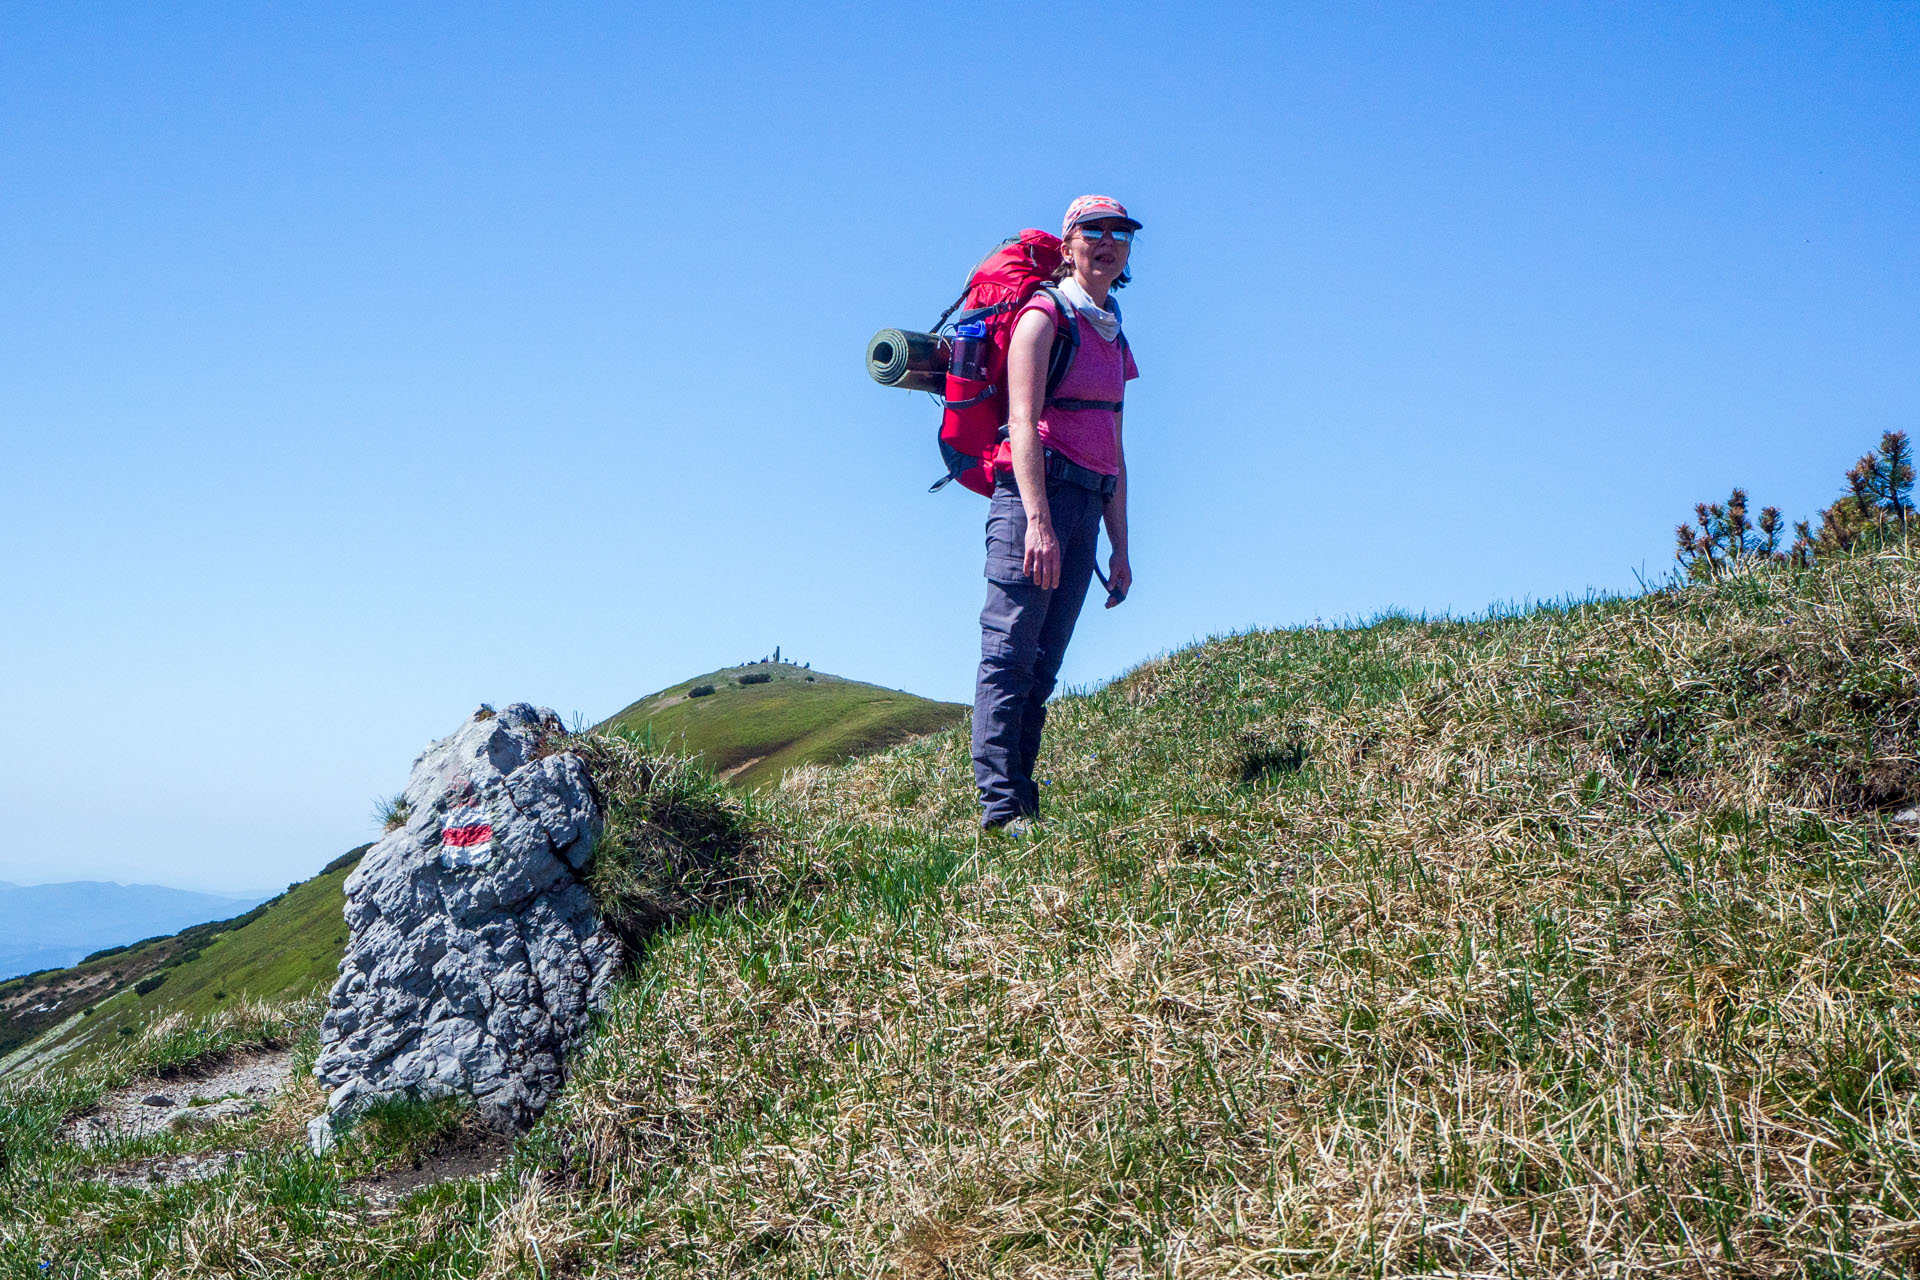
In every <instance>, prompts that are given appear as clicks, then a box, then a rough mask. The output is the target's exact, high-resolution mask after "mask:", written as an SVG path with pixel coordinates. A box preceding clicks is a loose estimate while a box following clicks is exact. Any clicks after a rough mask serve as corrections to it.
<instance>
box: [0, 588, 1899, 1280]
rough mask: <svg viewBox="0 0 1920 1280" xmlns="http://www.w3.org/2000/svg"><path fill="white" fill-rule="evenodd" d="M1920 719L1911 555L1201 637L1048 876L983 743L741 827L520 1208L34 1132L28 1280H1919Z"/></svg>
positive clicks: (1124, 735) (1109, 767)
mask: <svg viewBox="0 0 1920 1280" xmlns="http://www.w3.org/2000/svg"><path fill="white" fill-rule="evenodd" d="M1916 673H1920V573H1916V569H1915V565H1914V562H1913V561H1912V560H1911V559H1909V558H1906V557H1904V556H1894V555H1880V556H1872V557H1868V556H1858V557H1848V558H1840V559H1837V560H1835V561H1833V562H1832V563H1825V564H1822V565H1819V566H1817V567H1815V568H1813V569H1811V570H1806V571H1798V570H1793V569H1790V568H1786V567H1781V568H1777V569H1770V570H1768V571H1766V572H1763V573H1757V574H1749V575H1742V576H1738V577H1734V578H1732V579H1730V580H1726V581H1721V582H1717V583H1713V584H1709V585H1704V586H1700V587H1694V588H1688V589H1686V590H1682V591H1673V592H1662V593H1658V594H1655V595H1652V596H1649V597H1646V598H1643V599H1638V600H1631V601H1607V602H1599V603H1591V604H1585V605H1579V606H1572V607H1566V608H1547V609H1538V610H1533V611H1530V612H1528V613H1526V614H1524V615H1518V616H1512V617H1503V618H1498V619H1494V620H1490V621H1485V622H1476V623H1454V622H1441V623H1430V622H1416V621H1411V620H1406V619H1397V618H1389V619H1386V620H1383V621H1381V622H1379V623H1377V624H1375V625H1373V626H1369V627H1364V628H1355V629H1350V630H1302V631H1292V632H1265V633H1255V634H1248V635H1241V636H1234V637H1230V638H1227V639H1223V640H1219V641H1215V642H1213V643H1209V644H1206V645H1203V646H1199V647H1196V648H1194V649H1191V650H1189V651H1186V652H1183V653H1179V654H1175V655H1172V656H1170V657H1167V658H1164V659H1161V660H1158V661H1155V662H1152V663H1150V664H1148V665H1146V666H1144V667H1142V668H1140V669H1138V670H1136V671H1134V672H1132V673H1130V674H1129V675H1127V676H1126V677H1125V678H1123V679H1121V680H1118V681H1116V682H1115V683H1114V684H1112V685H1111V686H1109V687H1107V688H1104V689H1102V690H1100V691H1098V692H1095V693H1093V694H1091V695H1089V696H1084V697H1074V698H1067V699H1063V700H1062V701H1061V702H1060V703H1059V704H1058V708H1057V711H1056V713H1055V715H1054V716H1053V717H1052V719H1051V720H1050V722H1049V740H1048V745H1047V748H1046V751H1045V752H1044V754H1043V757H1042V763H1041V773H1042V776H1043V778H1044V779H1045V780H1046V781H1047V783H1048V784H1049V785H1047V786H1046V787H1045V788H1044V789H1043V795H1044V797H1045V799H1046V804H1047V820H1046V822H1045V823H1044V824H1043V826H1042V827H1041V829H1040V830H1039V832H1038V834H1037V835H1035V836H1033V837H1031V838H1028V839H1024V840H1012V839H1005V838H995V837H983V836H981V835H980V834H979V832H978V830H977V826H976V815H975V811H974V803H973V797H972V795H971V786H970V782H969V779H968V770H967V768H966V761H967V747H966V742H965V740H964V738H963V736H962V732H961V731H960V730H959V729H958V728H955V729H953V730H950V731H948V732H944V733H941V734H937V735H934V736H931V737H927V738H923V739H920V740H918V741H916V742H913V743H910V744H908V745H905V746H903V747H900V748H898V749H895V750H893V751H891V752H888V753H886V754H884V755H880V756H875V757H871V758H868V759H866V760H863V761H860V762H858V763H855V764H853V765H851V766H847V767H845V768H842V769H838V770H819V769H807V770H800V771H798V772H796V773H795V774H794V775H792V776H790V777H789V778H788V779H787V781H786V783H785V784H784V785H783V786H782V787H781V788H780V789H779V790H778V791H775V792H763V793H762V794H761V797H760V798H759V799H757V800H755V801H754V808H755V811H756V812H757V813H758V815H759V816H760V817H761V819H762V820H763V821H764V822H765V823H766V824H767V831H766V833H765V836H764V839H763V841H762V847H763V849H764V858H765V863H764V865H763V867H762V868H761V872H760V875H759V877H758V887H757V890H756V892H755V893H754V895H753V896H752V897H751V898H750V899H749V900H747V901H745V902H742V903H740V904H738V905H735V906H733V907H731V908H726V909H716V910H712V911H709V912H706V913H704V914H702V915H699V916H696V917H695V918H693V919H692V920H690V921H688V922H687V923H685V924H682V925H680V926H678V927H676V928H674V929H672V930H671V931H669V932H667V933H665V934H662V935H661V936H660V937H658V938H657V939H656V940H655V941H654V944H653V945H652V946H651V947H650V948H649V950H648V951H647V953H646V955H645V957H644V960H643V962H642V964H641V966H640V968H639V969H638V970H637V972H635V973H634V974H633V975H632V976H631V978H630V979H629V980H628V981H627V982H626V983H625V984H624V985H623V986H622V987H621V988H620V989H619V990H618V992H617V993H616V994H615V996H614V997H613V999H612V1001H611V1004H610V1006H609V1008H608V1009H607V1010H606V1013H605V1015H604V1018H603V1021H602V1024H601V1028H600V1031H599V1034H598V1037H597V1039H596V1040H595V1041H594V1042H593V1043H592V1045H591V1046H590V1047H589V1048H588V1049H587V1051H586V1052H585V1053H584V1055H583V1056H582V1058H581V1060H580V1061H579V1063H578V1065H577V1067H576V1069H575V1071H574V1072H573V1075H572V1077H571V1079H570V1081H569V1083H568V1086H567V1088H566V1091H565V1092H564V1093H563V1095H562V1097H561V1100H560V1102H559V1103H558V1104H557V1106H556V1108H555V1110H554V1111H552V1112H551V1113H550V1114H549V1116H548V1117H547V1119H546V1120H545V1121H544V1122H543V1124H542V1126H541V1128H540V1129H539V1130H537V1131H536V1133H535V1134H534V1135H533V1136H532V1137H531V1138H530V1139H529V1140H528V1141H527V1142H525V1143H523V1144H522V1146H521V1149H520V1152H519V1155H518V1157H517V1163H516V1164H515V1165H514V1166H513V1167H512V1168H510V1169H509V1170H508V1171H507V1172H506V1173H505V1174H503V1175H502V1176H500V1177H499V1178H497V1179H495V1180H494V1181H492V1182H490V1183H487V1184H485V1185H483V1186H481V1187H478V1188H472V1187H469V1188H465V1189H457V1188H453V1187H443V1188H440V1189H438V1190H436V1191H433V1192H429V1193H427V1194H426V1195H424V1196H423V1197H421V1198H420V1199H418V1200H416V1201H414V1202H412V1203H411V1204H409V1205H407V1206H405V1208H404V1210H403V1211H402V1212H400V1213H398V1214H394V1215H385V1214H373V1213H364V1212H356V1211H355V1210H354V1209H353V1207H352V1206H353V1205H354V1203H355V1196H356V1194H357V1193H356V1191H355V1189H354V1187H353V1185H352V1184H351V1183H350V1181H349V1179H350V1177H351V1176H352V1171H353V1166H352V1165H351V1164H350V1163H346V1162H345V1161H346V1159H347V1158H346V1157H328V1158H327V1159H324V1160H319V1161H314V1160H310V1159H308V1158H306V1157H305V1156H304V1155H302V1154H301V1148H300V1147H299V1146H298V1139H299V1135H298V1131H297V1128H296V1127H295V1126H294V1125H293V1124H291V1123H290V1122H289V1123H286V1124H284V1125H282V1126H281V1127H280V1128H278V1129H274V1130H272V1132H273V1133H275V1134H278V1135H279V1136H277V1137H269V1138H265V1139H262V1141H263V1142H264V1144H265V1145H264V1146H262V1148H261V1149H260V1150H259V1152H258V1153H257V1154H256V1155H255V1156H254V1157H253V1158H252V1160H251V1161H250V1162H249V1163H248V1164H246V1165H245V1166H243V1167H241V1168H239V1169H237V1170H235V1171H233V1172H231V1173H229V1174H225V1175H222V1176H221V1177H220V1178H218V1179H215V1180H212V1181H209V1182H205V1183H200V1184H196V1185H192V1186H187V1187H178V1188H169V1189H158V1190H156V1189H146V1188H106V1187H103V1186H101V1185H100V1184H97V1183H91V1182H87V1181H86V1180H85V1179H84V1178H82V1177H80V1175H79V1174H78V1173H77V1172H75V1171H76V1170H77V1169H78V1168H79V1167H80V1164H81V1162H80V1160H79V1159H78V1158H77V1157H74V1156H72V1155H69V1154H63V1149H62V1148H61V1147H60V1146H59V1145H58V1144H57V1143H50V1142H49V1141H48V1140H45V1139H33V1141H32V1142H28V1141H27V1140H26V1139H25V1138H22V1139H16V1138H13V1137H11V1136H10V1132H12V1133H21V1132H24V1127H25V1126H28V1124H29V1119H30V1117H32V1116H34V1115H44V1114H47V1113H48V1111H49V1109H51V1108H56V1107H57V1106H58V1105H60V1103H59V1100H58V1098H57V1097H56V1096H55V1095H53V1094H51V1093H48V1094H46V1095H44V1096H42V1095H35V1096H34V1097H30V1098H25V1099H21V1100H18V1101H16V1102H15V1103H14V1104H13V1109H12V1110H11V1111H9V1110H8V1109H7V1107H4V1106H0V1146H4V1145H6V1144H7V1143H9V1142H11V1143H15V1144H16V1146H17V1149H19V1150H22V1151H25V1152H28V1153H29V1154H28V1155H25V1156H21V1157H17V1158H16V1160H15V1164H14V1166H13V1169H12V1171H11V1172H8V1171H6V1170H0V1183H3V1184H4V1185H0V1204H4V1205H5V1208H4V1209H0V1215H4V1216H0V1263H7V1264H14V1262H15V1260H18V1261H17V1265H16V1270H17V1273H18V1274H23V1275H24V1274H38V1273H37V1272H34V1271H31V1270H29V1268H30V1267H34V1266H37V1265H38V1262H39V1261H41V1260H45V1261H47V1262H49V1263H50V1264H51V1265H50V1267H49V1268H48V1269H49V1270H50V1271H52V1272H53V1273H54V1274H59V1275H69V1274H71V1275H80V1274H86V1275H109V1276H111V1275H136V1274H137V1275H157V1274H161V1273H162V1272H163V1271H166V1270H167V1269H168V1268H169V1267H172V1268H173V1269H174V1271H178V1272H182V1273H185V1272H192V1273H195V1274H223V1273H228V1272H246V1273H249V1274H310V1275H339V1276H349V1275H353V1276H358V1275H367V1274H380V1275H385V1276H422V1277H424V1276H428V1275H433V1276H448V1275H460V1276H478V1275H482V1274H484V1275H488V1276H529V1277H531V1276H558V1275H576V1276H587V1275H604V1276H614V1275H620V1276H626V1275H643V1274H644V1275H648V1276H688V1277H693V1276H702V1277H705V1276H715V1275H724V1276H736V1277H773V1276H782V1277H795V1276H807V1277H828V1276H834V1277H841V1276H874V1277H879V1276H908V1277H933V1276H986V1275H1006V1276H1046V1277H1054V1276H1060V1277H1066V1276H1085V1277H1094V1276H1123V1275H1125V1276H1146V1275H1157V1276H1184V1277H1205V1276H1222V1277H1224V1276H1229V1275H1368V1276H1377V1275H1407V1274H1418V1273H1439V1274H1455V1275H1460V1274H1474V1275H1524V1276H1576V1275H1578V1276H1592V1275H1607V1276H1620V1277H1626V1276H1642V1277H1652V1276H1656V1275H1658V1276H1669V1275H1702V1276H1704V1275H1726V1276H1737V1275H1801V1276H1830V1277H1838V1276H1903V1275H1912V1274H1915V1273H1916V1272H1917V1271H1920V1181H1917V1180H1916V1176H1915V1173H1914V1171H1915V1170H1916V1169H1920V846H1917V845H1916V842H1915V840H1914V838H1913V834H1912V829H1911V824H1909V823H1907V822H1905V821H1903V820H1901V819H1900V818H1899V816H1898V815H1899V814H1901V813H1903V812H1904V811H1905V808H1906V806H1907V805H1908V804H1910V803H1911V802H1912V801H1913V800H1914V799H1915V798H1916V797H1920V674H1916ZM306 1105H311V1099H308V1100H306ZM35 1108H38V1110H36V1109H35ZM9 1117H12V1118H11V1119H10V1118H9ZM8 1125H12V1126H13V1130H12V1131H9V1130H8V1129H7V1128H6V1127H5V1126H8ZM26 1137H27V1138H31V1137H32V1135H31V1134H30V1133H29V1134H27V1135H26ZM204 1141H205V1142H207V1143H214V1142H217V1141H219V1138H218V1137H217V1136H209V1137H206V1138H205V1139H204ZM35 1142H37V1143H38V1145H33V1143H35ZM103 1223H107V1224H132V1225H131V1226H128V1227H126V1229H125V1234H124V1235H122V1236H114V1235H112V1234H110V1233H109V1234H107V1235H105V1236H103V1233H102V1231H101V1225H102V1224H103ZM136 1228H137V1229H136ZM9 1242H11V1243H9ZM186 1260H190V1265H189V1262H188V1261H186ZM0 1273H5V1272H0ZM6 1274H11V1273H6Z"/></svg>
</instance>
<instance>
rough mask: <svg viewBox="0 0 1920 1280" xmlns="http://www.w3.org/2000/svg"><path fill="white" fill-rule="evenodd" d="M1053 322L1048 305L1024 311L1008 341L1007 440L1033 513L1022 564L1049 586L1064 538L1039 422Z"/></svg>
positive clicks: (1056, 575) (1056, 579) (1023, 499)
mask: <svg viewBox="0 0 1920 1280" xmlns="http://www.w3.org/2000/svg"><path fill="white" fill-rule="evenodd" d="M1053 323H1054V322H1053V317H1051V316H1049V315H1048V314H1047V313H1046V312H1045V311H1043V310H1038V309H1036V310H1031V311H1026V312H1023V313H1022V314H1021V316H1020V318H1019V320H1017V321H1016V322H1015V323H1014V326H1013V337H1012V338H1011V339H1010V340H1009V341H1008V343H1007V443H1008V445H1009V446H1011V448H1012V452H1013V479H1014V483H1016V484H1018V485H1019V486H1020V504H1021V505H1022V506H1023V507H1025V508H1026V512H1027V546H1026V554H1025V555H1024V556H1023V557H1022V565H1021V567H1022V569H1023V570H1024V571H1025V572H1026V575H1027V576H1028V577H1029V578H1032V579H1033V581H1034V585H1036V586H1038V587H1040V588H1041V589H1042V590H1045V591H1051V590H1053V589H1054V588H1055V587H1057V586H1059V585H1060V541H1059V539H1058V538H1056V537H1054V535H1053V512H1052V511H1051V509H1049V508H1048V506H1047V460H1046V454H1045V451H1044V450H1043V449H1042V448H1041V445H1040V428H1039V426H1038V425H1037V424H1038V422H1039V419H1040V411H1041V409H1042V408H1044V407H1045V403H1046V398H1047V357H1048V355H1049V354H1050V353H1051V351H1052V348H1053Z"/></svg>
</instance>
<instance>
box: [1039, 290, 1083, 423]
mask: <svg viewBox="0 0 1920 1280" xmlns="http://www.w3.org/2000/svg"><path fill="white" fill-rule="evenodd" d="M1039 291H1040V292H1041V293H1044V294H1046V295H1047V300H1048V301H1049V302H1051V303H1053V354H1052V355H1051V356H1049V357H1048V359H1047V399H1048V400H1052V399H1053V393H1054V392H1055V391H1058V390H1059V389H1060V384H1061V382H1063V381H1064V380H1065V379H1066V376H1067V370H1069V369H1071V368H1073V358H1074V356H1076V355H1078V354H1079V352H1080V317H1079V316H1078V315H1077V314H1075V312H1074V307H1073V304H1072V303H1071V302H1068V301H1067V295H1066V294H1064V293H1061V292H1060V291H1059V290H1058V289H1056V288H1054V287H1053V286H1052V285H1050V284H1043V285H1041V286H1040V290H1039Z"/></svg>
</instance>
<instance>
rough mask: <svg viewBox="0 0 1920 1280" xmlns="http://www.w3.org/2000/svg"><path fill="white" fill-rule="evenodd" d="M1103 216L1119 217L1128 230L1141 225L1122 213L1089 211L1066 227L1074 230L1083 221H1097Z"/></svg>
mask: <svg viewBox="0 0 1920 1280" xmlns="http://www.w3.org/2000/svg"><path fill="white" fill-rule="evenodd" d="M1105 218H1119V219H1120V221H1122V222H1124V223H1126V224H1127V230H1129V231H1138V230H1140V226H1141V224H1140V223H1138V222H1136V221H1134V220H1133V219H1132V218H1129V217H1125V216H1124V215H1122V214H1118V213H1090V214H1088V215H1087V216H1086V217H1084V218H1075V219H1074V220H1073V226H1071V227H1068V228H1067V230H1069V231H1072V230H1075V229H1076V228H1078V227H1079V226H1080V224H1081V223H1083V222H1099V221H1101V220H1102V219H1105Z"/></svg>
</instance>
